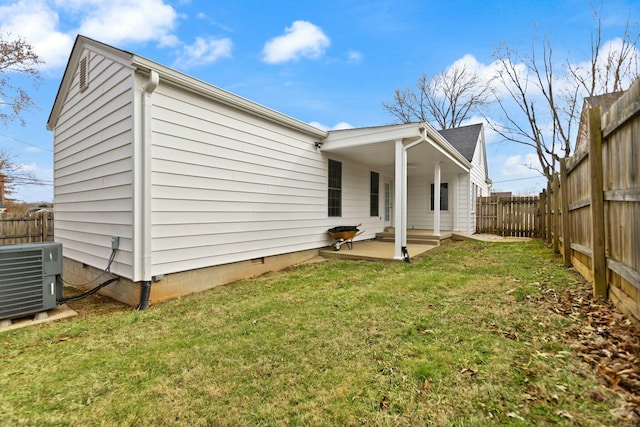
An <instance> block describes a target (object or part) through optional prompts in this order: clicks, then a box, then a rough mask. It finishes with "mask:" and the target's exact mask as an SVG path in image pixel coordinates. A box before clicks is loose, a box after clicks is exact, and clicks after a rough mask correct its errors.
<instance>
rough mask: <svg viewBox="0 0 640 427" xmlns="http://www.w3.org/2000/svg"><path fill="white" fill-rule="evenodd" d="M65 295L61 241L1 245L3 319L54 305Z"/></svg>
mask: <svg viewBox="0 0 640 427" xmlns="http://www.w3.org/2000/svg"><path fill="white" fill-rule="evenodd" d="M58 298H62V243H55V242H46V243H28V244H21V245H4V246H0V320H2V319H12V318H17V317H24V316H28V315H30V314H34V313H39V312H43V311H47V310H51V309H52V308H55V307H56V305H57V302H56V300H57V299H58Z"/></svg>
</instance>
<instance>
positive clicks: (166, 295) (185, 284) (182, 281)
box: [63, 249, 318, 306]
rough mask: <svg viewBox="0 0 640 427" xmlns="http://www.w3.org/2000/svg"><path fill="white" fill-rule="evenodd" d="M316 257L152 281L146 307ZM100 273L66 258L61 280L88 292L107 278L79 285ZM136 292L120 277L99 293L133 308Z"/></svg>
mask: <svg viewBox="0 0 640 427" xmlns="http://www.w3.org/2000/svg"><path fill="white" fill-rule="evenodd" d="M317 256H318V250H317V249H312V250H307V251H299V252H291V253H287V254H282V255H275V256H269V257H263V258H256V259H252V260H247V261H241V262H236V263H231V264H223V265H216V266H212V267H206V268H200V269H196V270H189V271H183V272H178V273H171V274H166V275H163V276H160V277H155V278H154V279H155V280H153V281H152V284H151V296H150V299H149V302H150V304H154V303H159V302H162V301H167V300H170V299H173V298H178V297H181V296H184V295H189V294H192V293H196V292H202V291H205V290H207V289H211V288H214V287H216V286H220V285H225V284H228V283H232V282H236V281H239V280H243V279H249V278H252V277H257V276H260V275H262V274H265V273H270V272H274V271H280V270H283V269H285V268H287V267H291V266H294V265H297V264H300V263H303V262H305V261H308V260H310V259H312V258H315V257H317ZM101 273H102V270H100V269H97V268H95V267H91V266H88V265H86V264H83V263H81V262H78V261H75V260H73V259H70V258H64V264H63V277H64V280H65V282H66V283H68V284H72V285H74V286H77V287H79V288H82V289H84V290H87V289H91V288H93V287H95V286H97V285H99V284H100V283H102V282H104V281H105V280H107V279H108V278H109V276H107V275H106V274H105V275H103V276H102V277H100V278H99V279H98V280H96V281H94V282H92V283H90V284H87V285H82V284H84V283H86V282H88V281H90V280H92V279H94V278H95V277H97V276H99V275H100V274H101ZM140 290H141V286H140V283H137V282H133V281H131V280H129V279H125V278H124V277H121V278H120V280H118V281H117V282H114V283H113V284H111V285H109V286H106V287H104V288H103V289H101V290H100V291H99V293H100V294H101V295H105V296H108V297H109V298H112V299H114V300H116V301H120V302H122V303H125V304H128V305H131V306H137V305H138V304H139V303H140Z"/></svg>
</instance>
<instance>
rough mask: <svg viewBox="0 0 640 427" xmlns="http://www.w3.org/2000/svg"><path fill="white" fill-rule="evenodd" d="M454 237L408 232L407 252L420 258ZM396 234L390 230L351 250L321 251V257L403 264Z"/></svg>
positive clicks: (447, 233) (416, 231)
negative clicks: (398, 251) (396, 252)
mask: <svg viewBox="0 0 640 427" xmlns="http://www.w3.org/2000/svg"><path fill="white" fill-rule="evenodd" d="M452 237H453V234H452V233H450V232H446V233H441V234H440V236H435V235H434V234H433V230H408V232H407V245H406V248H407V252H408V255H409V259H411V258H414V257H417V256H420V255H422V254H424V253H425V252H427V251H430V250H431V249H433V248H437V247H438V246H440V244H441V242H442V241H445V240H448V239H450V238H452ZM395 241H396V237H395V232H394V230H393V229H388V230H386V231H384V232H382V233H378V234H377V235H376V239H374V240H361V241H356V242H353V245H352V246H351V249H349V247H348V246H347V245H342V247H341V249H340V250H339V251H335V250H333V247H329V248H326V249H321V250H320V252H319V255H320V256H322V257H324V258H339V259H349V260H362V261H383V262H387V261H388V262H403V261H405V257H404V256H403V257H400V258H399V259H398V258H397V257H396V256H395Z"/></svg>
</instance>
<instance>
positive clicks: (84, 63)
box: [80, 56, 89, 92]
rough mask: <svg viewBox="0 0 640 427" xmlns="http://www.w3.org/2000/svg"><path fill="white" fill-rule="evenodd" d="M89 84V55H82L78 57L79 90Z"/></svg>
mask: <svg viewBox="0 0 640 427" xmlns="http://www.w3.org/2000/svg"><path fill="white" fill-rule="evenodd" d="M88 86H89V57H88V56H83V57H82V58H81V59H80V92H83V91H84V90H85V89H87V87H88Z"/></svg>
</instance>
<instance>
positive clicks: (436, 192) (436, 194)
mask: <svg viewBox="0 0 640 427" xmlns="http://www.w3.org/2000/svg"><path fill="white" fill-rule="evenodd" d="M433 166H434V168H433V235H434V236H440V162H434V163H433Z"/></svg>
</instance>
